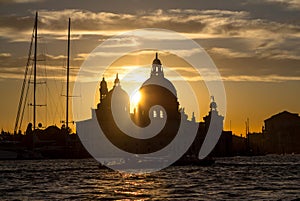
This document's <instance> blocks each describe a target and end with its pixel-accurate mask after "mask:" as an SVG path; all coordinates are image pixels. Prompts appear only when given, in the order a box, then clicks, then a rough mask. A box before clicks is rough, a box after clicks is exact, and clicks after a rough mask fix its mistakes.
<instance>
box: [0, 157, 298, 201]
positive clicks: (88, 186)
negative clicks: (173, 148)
mask: <svg viewBox="0 0 300 201" xmlns="http://www.w3.org/2000/svg"><path fill="white" fill-rule="evenodd" d="M299 174H300V155H287V156H263V157H232V158H219V159H217V161H216V164H215V165H213V166H209V167H196V166H194V167H191V166H185V167H169V168H167V169H165V170H162V171H159V172H156V173H151V174H143V175H130V174H120V173H118V172H114V171H112V170H108V169H99V166H98V164H97V162H95V161H94V160H92V159H89V160H42V161H1V162H0V175H1V177H0V199H1V200H62V199H71V200H99V199H100V200H101V199H103V200H108V199H111V200H122V199H130V200H131V199H133V200H148V199H156V200H166V199H170V200H176V199H178V200H192V199H195V200H199V199H200V200H216V199H218V200H224V199H230V200H232V199H236V200H242V199H243V200H262V199H267V200H279V199H281V200H293V199H296V198H300V186H299V183H300V177H299Z"/></svg>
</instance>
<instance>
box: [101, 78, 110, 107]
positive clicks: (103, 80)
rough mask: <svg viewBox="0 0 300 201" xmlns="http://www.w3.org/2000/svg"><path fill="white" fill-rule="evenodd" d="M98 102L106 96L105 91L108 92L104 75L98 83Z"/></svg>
mask: <svg viewBox="0 0 300 201" xmlns="http://www.w3.org/2000/svg"><path fill="white" fill-rule="evenodd" d="M99 91H100V103H101V102H102V100H103V99H104V98H105V97H106V95H107V93H108V89H107V83H106V81H105V79H104V77H103V78H102V81H101V83H100V89H99Z"/></svg>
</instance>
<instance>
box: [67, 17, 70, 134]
mask: <svg viewBox="0 0 300 201" xmlns="http://www.w3.org/2000/svg"><path fill="white" fill-rule="evenodd" d="M70 30H71V18H69V26H68V59H67V90H66V91H67V95H66V129H67V130H68V128H69V74H70Z"/></svg>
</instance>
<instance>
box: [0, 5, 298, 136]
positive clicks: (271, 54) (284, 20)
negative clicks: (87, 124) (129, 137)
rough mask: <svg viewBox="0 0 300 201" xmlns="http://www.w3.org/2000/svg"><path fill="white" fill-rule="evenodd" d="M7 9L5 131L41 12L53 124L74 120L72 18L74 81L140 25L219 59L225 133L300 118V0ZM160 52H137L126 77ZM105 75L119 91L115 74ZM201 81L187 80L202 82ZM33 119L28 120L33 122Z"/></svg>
mask: <svg viewBox="0 0 300 201" xmlns="http://www.w3.org/2000/svg"><path fill="white" fill-rule="evenodd" d="M0 5H1V9H0V15H1V17H0V44H1V46H0V65H1V67H0V93H1V99H0V100H1V104H0V129H4V130H8V131H12V130H13V127H14V121H15V117H16V113H17V107H18V101H19V96H20V90H21V86H22V81H23V74H24V70H25V65H26V61H27V55H28V49H29V45H30V40H31V34H32V29H33V25H34V15H35V12H36V11H38V12H39V46H38V49H39V59H40V60H42V61H40V62H39V67H40V70H39V72H40V75H41V76H42V77H44V75H46V74H47V77H48V80H47V86H39V88H42V87H44V88H43V89H40V91H41V93H39V94H40V95H39V101H38V103H39V104H42V103H44V104H45V102H46V104H47V108H48V110H47V113H45V111H46V109H44V108H40V109H38V111H39V114H41V115H40V116H38V118H39V119H41V121H42V122H43V124H47V125H51V124H56V125H58V126H60V125H61V123H60V122H59V121H60V120H63V119H64V115H65V114H64V113H65V109H64V104H65V101H64V97H63V96H61V95H63V94H65V87H64V80H65V69H64V68H65V66H66V52H67V43H66V38H67V36H66V35H67V23H68V18H69V17H70V18H71V19H72V43H71V67H72V69H71V81H72V83H73V81H74V79H75V77H76V73H77V72H78V70H79V68H80V66H81V64H82V63H83V62H84V60H85V59H86V58H87V56H88V55H89V53H90V52H91V51H92V50H93V49H94V48H96V47H97V46H98V45H100V44H101V43H102V42H103V41H105V40H106V39H108V38H110V37H112V36H114V35H116V34H119V33H122V32H124V31H131V30H134V29H140V28H161V29H169V30H172V31H176V32H178V33H180V34H182V35H184V36H185V37H187V38H190V39H192V40H194V41H196V42H197V43H198V44H199V45H201V46H202V47H203V48H204V49H205V50H206V51H207V53H208V54H209V55H210V57H211V58H212V59H213V61H214V62H215V64H216V66H217V68H218V70H219V72H220V74H221V76H222V79H223V81H224V86H225V90H226V98H227V112H226V114H222V113H221V114H222V115H224V116H225V117H226V118H225V122H224V126H225V130H229V129H230V125H231V129H232V131H233V132H234V133H235V134H237V135H240V134H243V135H244V134H245V121H246V119H247V118H249V120H250V131H251V132H259V131H261V127H262V126H263V120H264V119H267V118H269V117H270V116H271V115H274V114H276V113H278V112H281V111H284V110H287V111H290V112H292V113H300V93H299V91H300V20H299V19H300V0H286V1H285V0H243V1H242V0H241V1H237V0H227V1H221V0H210V1H199V0H191V1H186V0H185V1H183V0H178V1H174V0H152V1H146V0H112V1H102V0H89V1H74V0H60V1H58V0H0ZM154 52H155V51H149V52H140V53H134V54H132V55H128V56H127V57H124V58H120V59H119V60H118V61H116V62H115V63H114V64H113V66H115V67H116V68H117V69H118V70H117V72H119V75H120V78H121V79H122V72H123V73H124V72H125V70H124V69H128V68H130V67H138V66H141V68H142V67H143V68H144V69H145V71H144V72H146V73H148V74H147V75H146V76H149V73H150V64H151V62H152V60H153V59H154ZM160 59H161V61H162V63H163V65H164V66H165V67H166V68H167V67H170V69H173V70H174V69H175V70H176V69H178V70H179V71H180V69H181V70H182V69H187V68H188V66H189V64H188V63H186V62H185V61H184V60H182V59H181V58H178V57H176V55H171V54H168V52H162V53H161V54H160ZM43 66H47V70H46V73H45V70H43V69H44V68H43ZM147 66H148V67H149V68H148V69H147ZM123 70H124V71H123ZM105 76H106V77H107V80H108V82H109V86H110V87H111V86H112V82H113V79H114V75H113V74H106V75H105ZM193 76H194V75H193V73H190V74H189V73H186V74H185V78H186V79H187V80H188V81H189V82H191V84H192V85H193V82H195V80H194V79H193ZM166 77H167V78H168V76H167V75H166ZM100 79H102V78H101V77H99V80H100ZM146 79H147V77H145V78H144V80H146ZM169 79H170V80H171V81H172V80H173V78H172V76H170V77H169ZM39 80H43V79H42V78H39ZM174 81H175V80H174ZM72 83H71V91H72V86H73V85H72ZM124 84H125V83H124ZM194 84H195V83H194ZM125 85H126V84H125ZM175 86H176V83H175ZM195 88H196V89H197V86H195ZM178 90H179V89H178ZM198 90H199V94H197V96H198V99H199V102H200V103H199V104H200V114H197V116H196V118H197V120H198V121H200V120H202V118H203V116H204V115H206V114H207V112H208V110H209V95H208V93H207V91H206V89H205V84H204V83H202V82H201V81H200V84H199V83H198ZM46 91H47V100H46V98H45V97H46V95H45V94H46V93H45V92H46ZM179 93H181V92H179ZM29 95H30V94H29ZM75 95H76V94H75ZM78 96H79V97H75V98H80V94H78ZM183 96H184V95H183ZM179 101H180V103H181V105H182V106H183V107H187V113H188V115H189V116H190V115H191V113H192V112H193V108H188V106H187V105H188V104H189V103H188V101H187V100H186V99H185V100H184V98H183V97H179ZM216 101H217V102H218V100H216ZM95 104H96V103H95ZM70 113H71V112H70ZM42 114H43V115H42ZM30 115H31V114H28V115H25V116H24V121H25V122H26V121H28V120H29V119H30V118H31V116H30ZM42 116H43V117H42ZM230 122H231V123H230ZM26 124H27V123H24V128H23V129H25V127H26Z"/></svg>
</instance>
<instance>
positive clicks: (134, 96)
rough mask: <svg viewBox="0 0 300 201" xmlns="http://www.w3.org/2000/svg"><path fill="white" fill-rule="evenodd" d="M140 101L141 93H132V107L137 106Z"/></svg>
mask: <svg viewBox="0 0 300 201" xmlns="http://www.w3.org/2000/svg"><path fill="white" fill-rule="evenodd" d="M140 100H141V93H140V92H139V91H135V92H133V93H132V95H131V97H130V102H131V103H132V104H133V106H137V105H138V103H139V102H140Z"/></svg>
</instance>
